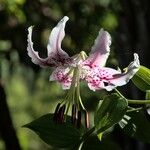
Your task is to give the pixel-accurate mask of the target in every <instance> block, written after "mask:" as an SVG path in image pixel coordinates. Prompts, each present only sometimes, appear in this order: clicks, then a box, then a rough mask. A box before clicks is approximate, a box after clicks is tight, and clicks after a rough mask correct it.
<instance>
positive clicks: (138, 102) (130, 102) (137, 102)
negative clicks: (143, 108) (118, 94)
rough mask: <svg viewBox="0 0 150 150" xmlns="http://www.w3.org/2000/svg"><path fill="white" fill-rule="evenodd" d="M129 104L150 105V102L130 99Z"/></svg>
mask: <svg viewBox="0 0 150 150" xmlns="http://www.w3.org/2000/svg"><path fill="white" fill-rule="evenodd" d="M128 103H129V104H150V100H130V99H128Z"/></svg>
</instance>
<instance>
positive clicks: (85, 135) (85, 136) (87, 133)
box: [81, 126, 95, 142]
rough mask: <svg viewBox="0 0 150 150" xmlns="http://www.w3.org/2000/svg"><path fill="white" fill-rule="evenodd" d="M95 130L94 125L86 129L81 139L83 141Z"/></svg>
mask: <svg viewBox="0 0 150 150" xmlns="http://www.w3.org/2000/svg"><path fill="white" fill-rule="evenodd" d="M94 131H95V126H94V127H93V128H91V129H90V130H89V131H87V132H86V133H85V134H84V135H83V136H82V138H81V141H82V142H84V141H85V140H86V139H87V138H88V137H89V136H90V135H91V134H92V133H93V132H94Z"/></svg>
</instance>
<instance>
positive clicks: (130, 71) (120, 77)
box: [106, 53, 140, 90]
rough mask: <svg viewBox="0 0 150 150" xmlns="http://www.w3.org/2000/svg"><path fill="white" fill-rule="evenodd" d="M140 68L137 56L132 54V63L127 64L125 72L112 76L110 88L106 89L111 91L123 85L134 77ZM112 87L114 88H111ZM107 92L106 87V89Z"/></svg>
mask: <svg viewBox="0 0 150 150" xmlns="http://www.w3.org/2000/svg"><path fill="white" fill-rule="evenodd" d="M139 68H140V62H139V56H138V54H136V53H135V54H134V61H133V62H131V63H130V64H129V66H128V67H127V68H126V71H125V72H124V73H122V74H114V75H113V78H112V79H110V80H109V83H110V85H111V87H108V88H109V90H112V89H113V88H114V87H117V86H122V85H125V84H127V83H128V82H129V80H130V79H131V78H132V77H133V76H134V75H135V73H136V72H137V71H138V70H139ZM113 86H114V87H113ZM106 90H107V87H106Z"/></svg>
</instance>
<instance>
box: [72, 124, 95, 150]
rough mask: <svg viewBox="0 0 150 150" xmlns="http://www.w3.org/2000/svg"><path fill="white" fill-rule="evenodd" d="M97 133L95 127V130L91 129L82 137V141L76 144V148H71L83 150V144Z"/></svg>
mask: <svg viewBox="0 0 150 150" xmlns="http://www.w3.org/2000/svg"><path fill="white" fill-rule="evenodd" d="M94 131H95V126H94V127H93V128H91V129H90V130H88V131H87V132H86V133H85V134H84V135H83V136H82V137H81V139H80V140H79V141H78V142H77V143H76V145H75V146H74V147H72V148H71V150H80V149H81V145H82V144H83V142H84V141H85V140H86V139H87V138H88V137H89V136H90V135H91V134H92V133H93V132H94Z"/></svg>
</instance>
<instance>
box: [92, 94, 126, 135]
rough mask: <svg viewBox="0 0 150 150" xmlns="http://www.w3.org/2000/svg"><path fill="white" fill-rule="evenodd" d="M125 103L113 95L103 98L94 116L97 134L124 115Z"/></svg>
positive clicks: (122, 99) (123, 99) (124, 100)
mask: <svg viewBox="0 0 150 150" xmlns="http://www.w3.org/2000/svg"><path fill="white" fill-rule="evenodd" d="M127 105H128V104H127V101H126V99H125V98H122V97H120V96H119V95H118V94H116V93H114V94H111V95H109V96H107V97H105V98H104V100H103V101H102V103H101V105H100V107H99V108H98V110H97V112H96V114H95V116H94V123H95V127H96V130H97V134H99V133H101V132H104V131H105V130H107V129H108V128H110V127H112V126H113V125H115V124H116V123H118V122H119V121H120V120H121V119H122V118H123V116H124V115H125V113H126V110H127Z"/></svg>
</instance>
